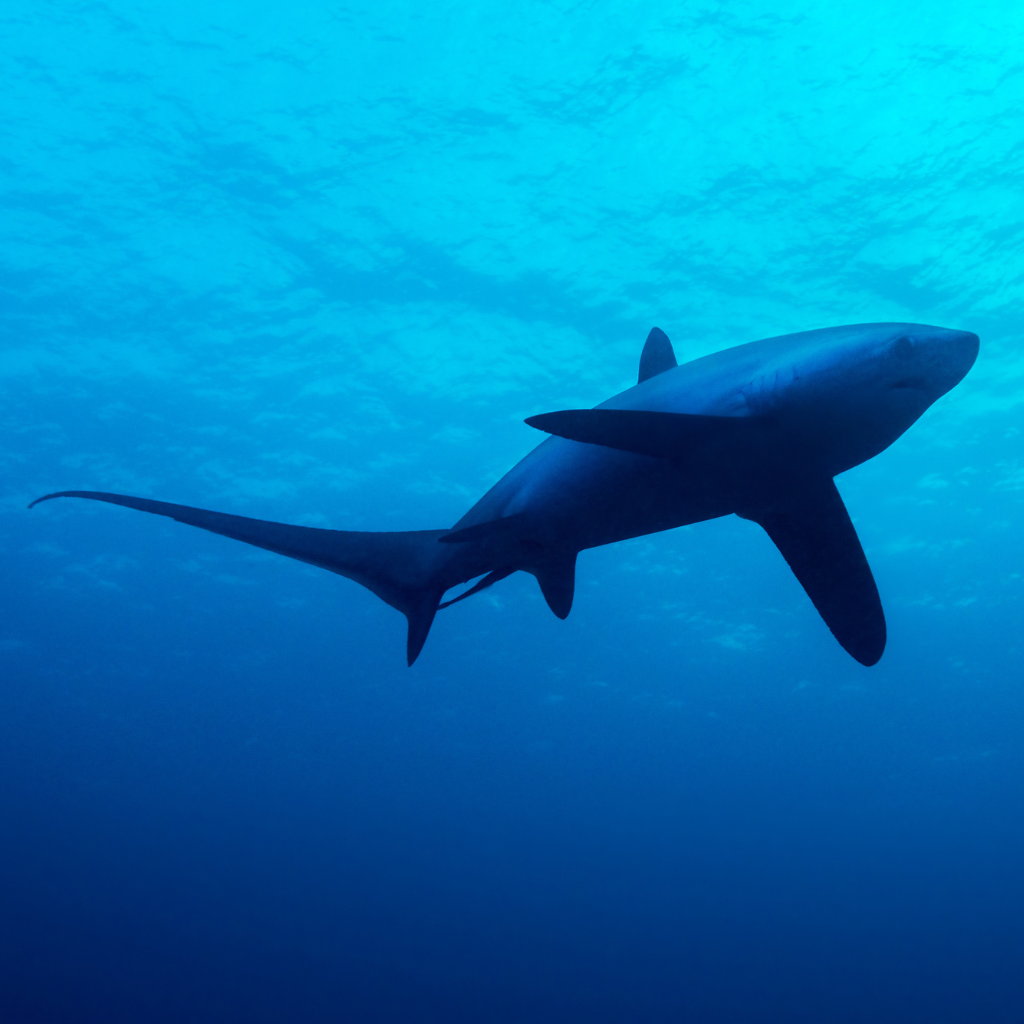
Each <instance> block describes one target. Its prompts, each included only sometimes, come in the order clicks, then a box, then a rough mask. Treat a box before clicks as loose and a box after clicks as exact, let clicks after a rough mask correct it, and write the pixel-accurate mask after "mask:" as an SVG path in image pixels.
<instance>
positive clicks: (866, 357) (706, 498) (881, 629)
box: [29, 323, 979, 666]
mask: <svg viewBox="0 0 1024 1024" xmlns="http://www.w3.org/2000/svg"><path fill="white" fill-rule="evenodd" d="M978 348H979V340H978V336H977V335H976V334H973V333H971V332H970V331H963V330H953V329H949V328H943V327H930V326H927V325H924V324H913V323H873V324H854V325H849V326H842V327H828V328H822V329H818V330H811V331H803V332H800V333H797V334H787V335H783V336H781V337H773V338H765V339H762V340H760V341H753V342H749V343H746V344H742V345H736V346H734V347H731V348H727V349H723V350H721V351H718V352H714V353H712V354H710V355H705V356H702V357H700V358H697V359H693V360H691V361H689V362H685V363H683V364H682V365H680V364H678V362H677V360H676V356H675V352H674V350H673V347H672V343H671V342H670V340H669V338H668V336H667V335H666V334H665V333H664V331H662V330H661V329H659V328H657V327H655V328H653V329H652V330H651V332H650V334H649V335H648V337H647V341H646V343H645V345H644V347H643V350H642V352H641V355H640V366H639V373H638V380H637V383H636V385H635V386H633V387H631V388H629V389H628V390H626V391H623V392H622V393H621V394H618V395H615V396H614V397H612V398H609V399H608V400H607V401H605V402H603V403H601V404H600V405H598V406H596V407H595V408H593V409H563V410H559V411H556V412H549V413H543V414H540V415H537V416H531V417H530V418H528V419H527V420H526V423H527V424H529V425H530V426H531V427H534V428H536V429H538V430H540V431H543V432H545V433H546V434H548V435H549V436H548V437H547V438H546V439H545V440H544V441H543V442H542V443H541V444H539V445H538V446H537V447H536V448H535V449H534V450H533V451H532V452H530V453H529V454H528V455H527V456H526V457H525V458H524V459H523V460H522V461H521V462H519V463H518V464H517V465H515V466H514V467H513V468H512V469H511V470H510V471H509V472H508V473H507V474H506V475H505V476H504V477H502V478H501V479H500V480H499V481H498V482H497V483H496V484H495V485H494V486H493V487H492V488H491V489H490V490H489V491H488V492H487V493H486V494H484V496H483V497H482V498H481V499H480V500H479V501H478V502H477V503H476V504H475V505H474V506H473V507H472V508H471V509H469V511H468V512H466V514H465V515H464V516H463V517H462V518H461V519H460V520H459V521H458V522H457V523H455V524H454V525H453V526H452V527H450V528H449V529H440V530H413V531H402V532H386V533H373V532H359V531H348V530H331V529H321V528H316V527H309V526H292V525H288V524H285V523H277V522H270V521H266V520H261V519H251V518H248V517H246V516H238V515H231V514H228V513H224V512H212V511H209V510H206V509H201V508H194V507H192V506H189V505H176V504H172V503H170V502H165V501H156V500H153V499H150V498H143V497H133V496H131V495H124V494H113V493H108V492H105V491H57V492H55V493H53V494H47V495H44V496H43V497H41V498H37V499H36V500H35V501H34V502H32V504H31V505H30V506H29V508H31V507H33V506H35V505H38V504H39V503H40V502H44V501H50V500H52V499H54V498H87V499H91V500H94V501H101V502H108V503H110V504H114V505H123V506H126V507H127V508H132V509H138V510H139V511H142V512H151V513H154V514H156V515H161V516H167V517H169V518H171V519H174V520H177V521H178V522H180V523H185V524H187V525H189V526H196V527H199V528H201V529H204V530H209V531H210V532H212V533H216V534H221V535H222V536H225V537H230V538H233V539H235V540H240V541H244V542H245V543H247V544H252V545H254V546H255V547H258V548H263V549H265V550H267V551H273V552H276V553H278V554H281V555H285V556H287V557H289V558H294V559H298V560H299V561H302V562H306V563H308V564H310V565H315V566H319V567H320V568H323V569H327V570H329V571H330V572H334V573H337V574H339V575H341V576H344V577H347V578H348V579H350V580H354V581H355V582H356V583H359V584H362V586H364V587H366V588H368V589H369V590H371V591H372V592H373V593H374V594H376V595H377V596H378V597H379V598H381V599H382V600H384V601H385V602H386V603H387V604H389V605H391V606H392V607H393V608H396V609H397V610H398V611H400V612H402V613H403V614H404V615H405V617H406V619H407V620H408V633H407V640H406V659H407V662H408V664H409V665H412V664H413V662H415V661H416V659H417V657H418V656H419V654H420V651H421V650H422V648H423V645H424V643H425V641H426V639H427V634H428V633H429V632H430V628H431V625H432V624H433V622H434V619H435V616H436V614H437V612H438V611H439V610H441V609H444V608H448V607H450V606H451V605H453V604H455V603H456V602H458V601H463V600H465V599H466V598H469V597H472V596H474V595H476V594H479V593H481V592H482V591H484V590H486V589H487V588H488V587H491V586H493V585H494V584H495V583H498V582H499V581H500V580H503V579H505V578H506V577H508V576H510V575H511V574H512V573H515V572H526V573H530V574H532V575H533V576H534V577H536V580H537V582H538V584H539V585H540V590H541V593H542V594H543V596H544V599H545V600H546V601H547V604H548V606H549V607H550V609H551V611H552V612H554V614H555V615H557V616H558V617H559V618H561V619H564V618H566V616H568V614H569V611H570V609H571V607H572V602H573V592H574V588H575V578H576V560H577V555H578V554H579V552H581V551H584V550H586V549H588V548H593V547H598V546H601V545H605V544H614V543H617V542H619V541H624V540H628V539H630V538H633V537H640V536H644V535H647V534H653V533H658V532H661V531H663V530H671V529H675V528H677V527H681V526H687V525H690V524H693V523H699V522H703V521H705V520H711V519H717V518H720V517H723V516H729V515H736V516H739V517H741V518H743V519H748V520H751V521H753V522H755V523H757V524H759V525H760V526H761V527H762V528H763V529H764V531H765V532H766V533H767V534H768V536H769V537H770V538H771V540H772V541H773V542H774V544H775V546H776V547H777V548H778V550H779V552H780V553H781V554H782V557H783V558H784V559H785V560H786V562H787V563H788V564H789V566H790V568H791V569H792V571H793V573H794V575H795V576H796V578H797V580H798V581H799V582H800V584H801V585H802V586H803V589H804V591H805V592H806V594H807V596H808V598H809V599H810V601H811V603H812V604H813V606H814V608H815V609H817V611H818V613H819V615H820V616H821V618H822V619H823V620H824V623H825V625H826V626H827V627H828V628H829V629H830V630H831V632H832V634H833V635H834V637H835V639H836V640H837V641H838V642H839V644H841V645H842V647H843V648H844V649H845V650H846V651H847V652H848V653H849V654H850V655H851V656H852V657H853V658H855V659H856V660H857V661H858V662H860V663H861V664H862V665H865V666H871V665H874V664H876V663H877V662H878V660H879V659H880V658H881V656H882V653H883V651H884V649H885V644H886V624H885V615H884V612H883V609H882V603H881V600H880V598H879V594H878V588H877V586H876V585H875V580H874V577H873V576H872V573H871V568H870V566H869V565H868V561H867V558H866V557H865V554H864V550H863V548H862V546H861V543H860V540H859V538H858V536H857V533H856V530H855V529H854V526H853V523H852V522H851V520H850V516H849V513H848V512H847V510H846V507H845V505H844V504H843V500H842V498H841V497H840V494H839V491H838V490H837V488H836V485H835V482H834V478H835V477H836V476H838V475H839V474H841V473H844V472H846V471H847V470H850V469H852V468H853V467H855V466H858V465H860V464H861V463H863V462H866V461H867V460H868V459H871V458H873V457H875V456H876V455H878V454H879V453H880V452H882V451H884V450H885V449H886V448H888V447H889V446H890V445H891V444H892V443H893V442H894V441H896V440H897V438H899V437H900V436H901V435H902V434H903V433H904V432H905V431H906V430H907V429H908V428H909V427H910V426H911V425H912V424H913V423H914V422H915V421H916V420H917V419H918V418H919V417H920V416H921V415H922V414H923V413H924V412H925V410H927V409H928V407H929V406H931V405H932V403H934V402H935V401H936V400H937V399H939V398H940V397H942V396H943V395H944V394H946V393H947V392H948V391H949V390H950V389H951V388H953V387H955V386H956V385H957V384H958V383H959V382H960V381H961V380H962V379H963V378H964V376H965V375H966V374H967V372H968V371H969V370H970V368H971V366H972V365H973V364H974V361H975V359H976V358H977V355H978ZM466 584H471V585H470V586H469V587H468V589H465V590H463V591H462V592H461V593H458V594H457V595H456V596H454V597H452V598H449V599H448V600H445V597H446V595H447V594H448V592H449V591H452V590H454V589H455V588H458V587H460V586H464V585H466Z"/></svg>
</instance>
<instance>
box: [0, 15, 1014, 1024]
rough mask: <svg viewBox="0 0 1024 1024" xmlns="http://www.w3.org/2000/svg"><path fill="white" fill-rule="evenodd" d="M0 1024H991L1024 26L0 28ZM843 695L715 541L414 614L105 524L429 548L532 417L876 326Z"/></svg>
mask: <svg viewBox="0 0 1024 1024" xmlns="http://www.w3.org/2000/svg"><path fill="white" fill-rule="evenodd" d="M0 24H2V26H3V32H2V42H0V59H2V61H3V82H4V89H3V91H2V94H0V111H2V125H3V128H2V135H0V138H2V140H3V142H2V146H0V175H2V178H0V181H2V204H3V205H2V211H3V212H2V224H3V230H2V232H0V237H2V247H3V253H2V270H0V288H2V303H3V312H4V317H3V320H4V329H3V340H2V342H0V345H2V347H0V383H2V395H3V402H2V405H0V422H2V431H3V432H2V439H3V440H2V446H0V454H2V458H3V475H2V481H3V486H2V490H0V545H2V550H3V587H2V588H0V607H2V614H0V880H2V881H0V1020H2V1021H3V1022H4V1024H7V1022H10V1024H43V1022H46V1024H49V1022H65V1021H69V1022H71V1021H73V1022H76V1024H77V1022H81V1024H92V1022H96V1024H100V1022H102V1024H108V1022H110V1024H120V1022H133V1024H134V1022H140V1021H146V1022H154V1024H159V1022H168V1024H170V1022H174V1024H180V1022H190V1024H192V1022H194V1024H206V1022H217V1024H221V1022H238V1024H243V1022H244V1024H264V1022H268V1024H269V1022H281V1021H288V1022H296V1024H306V1022H308V1024H320V1022H328V1021H329V1022H336V1021H341V1022H354V1024H363V1022H366V1024H370V1022H373V1024H385V1022H387V1024H391V1022H402V1024H405V1022H409V1024H420V1022H424V1024H425V1022H431V1024H433V1022H455V1021H468V1022H488V1024H491V1022H493V1024H549V1022H550V1024H562V1022H566V1024H570V1022H572V1024H577V1022H578V1024H590V1022H604V1021H609V1022H610V1021H615V1022H634V1021H635V1022H644V1024H662V1022H679V1021H685V1022H693V1024H733V1022H736V1024H769V1022H772V1024H774V1022H806V1024H818V1022H830V1024H854V1022H857V1024H860V1022H872V1024H890V1022H891V1024H897V1022H899V1024H961V1022H963V1024H967V1022H970V1024H1021V1021H1024V925H1022V921H1024V880H1022V872H1021V864H1022V857H1024V814H1022V804H1024V739H1022V737H1024V690H1022V673H1021V659H1022V639H1021V623H1022V621H1024V581H1022V573H1024V540H1022V537H1021V534H1022V530H1021V524H1022V519H1024V516H1022V513H1024V456H1022V454H1021V451H1022V449H1021V439H1022V434H1021V424H1022V418H1021V415H1022V409H1024V346H1022V342H1021V331H1022V328H1024V283H1022V282H1024V278H1022V273H1021V266H1022V255H1024V254H1022V243H1024V200H1022V193H1021V185H1020V182H1021V180H1022V174H1024V146H1022V134H1021V124H1022V121H1021V117H1022V110H1024V60H1022V57H1021V54H1022V53H1024V14H1022V12H1021V9H1020V7H1019V5H1016V4H1011V3H1006V2H1002V3H992V2H985V0H981V2H978V3H975V4H972V5H965V4H962V3H951V2H948V0H933V2H932V3H929V4H902V5H896V4H887V3H880V2H878V0H866V2H864V3H861V4H856V5H839V4H835V3H824V2H820V0H819V2H814V0H797V2H791V0H782V2H781V3H780V2H775V3H771V4H768V3H764V2H763V0H757V2H736V3H728V4H726V3H722V2H707V0H696V2H693V3H688V4H669V3H664V2H661V3H655V2H651V0H633V2H630V3H624V2H621V0H590V2H569V0H565V2H561V3H542V2H539V0H525V2H523V3H520V4H513V5H507V4H494V3H488V2H487V0H478V2H477V3H474V4H470V3H467V2H466V0H447V2H446V0H440V2H437V3H433V4H430V5H426V4H414V3H409V2H390V0H376V2H374V3H365V2H364V3H334V2H331V3H324V2H316V3H313V2H310V0H290V2H288V3H284V2H283V0H257V2H253V0H250V2H248V3H245V4H243V3H237V2H230V0H223V2H220V3H217V4H213V5H211V4H199V3H195V2H188V0H176V2H175V3H173V4H172V3H168V2H153V0H150V2H130V0H113V2H111V0H99V2H93V0H90V2H84V0H81V2H78V0H57V2H47V0H7V2H6V3H5V4H4V5H3V10H2V12H0ZM904 320H905V321H914V322H922V323H933V324H941V325H944V326H948V327H957V328H963V329H967V330H971V331H975V332H976V333H978V334H979V335H980V336H981V339H982V349H981V355H980V357H979V360H978V363H977V365H976V366H975V368H974V369H973V370H972V372H971V373H970V374H969V376H968V377H967V378H966V380H965V381H964V382H963V383H962V384H961V385H960V386H959V387H957V388H956V389H955V390H954V391H953V392H951V393H950V394H949V395H947V396H946V397H945V398H943V399H942V400H940V401H939V402H938V403H937V404H936V405H935V406H934V407H933V408H932V409H930V410H929V411H928V413H927V414H926V415H925V416H924V417H923V418H922V419H921V421H919V422H918V423H917V424H916V425H915V426H914V427H913V428H912V429H911V431H910V432H909V433H908V434H907V435H906V436H904V437H903V438H902V439H901V440H900V441H899V442H897V443H896V444H895V445H894V446H893V447H892V448H890V449H889V450H888V451H886V452H885V453H884V454H883V455H881V456H879V457H878V458H876V459H874V460H873V461H871V462H869V463H867V464H865V465H863V466H861V467H859V468H858V469H855V470H853V471H851V472H850V473H848V474H845V475H844V476H842V477H840V478H839V480H838V484H839V488H840V490H841V492H842V494H843V496H844V498H845V500H846V502H847V504H848V506H849V508H850V510H851V514H852V516H853V518H854V521H855V522H856V525H857V528H858V531H859V533H860V535H861V537H862V540H863V542H864V546H865V549H866V550H867V553H868V556H869V558H870V560H871V563H872V566H873V568H874V571H875V575H876V578H877V580H878V584H879V589H880V591H881V594H882V598H883V601H884V603H885V607H886V612H887V617H888V622H889V646H888V650H887V652H886V654H885V656H884V658H883V659H882V661H881V663H880V664H879V665H878V666H877V667H875V668H872V669H865V668H862V667H861V666H859V665H857V664H856V663H855V662H853V661H852V659H850V658H849V657H848V656H847V655H846V654H845V653H844V652H843V651H842V650H841V649H840V648H839V647H838V645H837V644H836V643H835V642H834V640H833V639H832V638H831V636H830V635H829V634H828V631H827V630H826V629H825V628H824V626H823V625H822V624H821V622H820V620H819V619H818V618H817V616H816V615H815V614H814V612H813V609H812V608H811V606H810V604H809V602H808V601H807V599H806V597H805V596H804V594H803V593H802V591H801V590H800V588H799V586H798V585H797V583H796V582H795V580H794V579H793V578H792V575H791V574H790V572H789V570H788V569H787V567H786V565H785V564H784V562H783V561H782V559H781V558H780V557H779V556H778V553H777V552H776V551H775V550H774V548H773V547H772V545H771V543H770V541H768V539H767V538H766V536H765V535H764V534H763V533H762V532H761V531H760V530H759V528H758V527H756V526H755V525H754V524H752V523H749V522H744V521H741V520H738V519H736V518H735V517H729V518H728V519H723V520H717V521H714V522H709V523H704V524H700V525H696V526H693V527H687V528H684V529H681V530H678V531H673V532H670V533H664V534H659V535H656V536H652V537H647V538H643V539H640V540H635V541H631V542H628V543H625V544H621V545H617V546H613V547H607V548H601V549H598V550H594V551H589V552H584V553H583V555H582V556H581V558H580V562H579V573H578V584H577V595H576V603H575V607H574V609H573V612H572V615H571V616H570V617H569V619H568V620H567V621H565V622H560V621H558V620H557V619H555V618H554V617H553V616H552V615H551V614H550V612H549V611H548V609H547V608H546V606H545V605H544V602H543V599H542V597H541V595H540V593H539V591H538V589H537V586H536V583H535V581H534V580H533V579H532V577H529V576H526V575H523V574H517V575H516V576H513V577H511V578H509V579H507V580H505V581H503V582H502V583H500V584H498V585H497V586H495V587H494V588H493V589H491V590H490V591H488V592H487V593H486V594H483V595H481V596H479V597H477V598H474V599H473V600H472V601H467V602H464V603H462V604H459V605H457V606H455V607H453V608H451V609H449V610H446V611H444V612H442V613H441V614H440V615H439V617H438V621H437V622H436V624H435V626H434V629H433V631H432V634H431V636H430V639H429V641H428V643H427V646H426V648H425V649H424V652H423V655H422V656H421V658H420V660H419V661H418V662H417V664H416V665H415V666H414V667H413V668H412V669H407V668H406V667H405V661H404V633H405V622H404V620H403V619H402V617H401V616H400V615H399V614H398V613H397V612H395V611H394V610H393V609H391V608H389V607H387V606H386V605H384V604H383V603H382V602H380V601H379V600H377V599H376V598H375V597H374V596H373V595H372V594H370V593H369V592H368V591H366V590H364V589H362V588H360V587H359V586H357V585H356V584H354V583H351V582H349V581H347V580H344V579H341V578H339V577H336V576H333V575H331V574H328V573H325V572H322V571H320V570H317V569H314V568H311V567H309V566H305V565H302V564H300V563H297V562H293V561H289V560H287V559H284V558H280V557H278V556H275V555H271V554H267V553H264V552H261V551H258V550H256V549H253V548H249V547H246V546H244V545H242V544H238V543H235V542H232V541H229V540H226V539H223V538H220V537H216V536H213V535H210V534H207V533H204V532H202V531H198V530H193V529H189V528H187V527H184V526H181V525H178V524H176V523H173V522H170V521H168V520H164V519H157V518H155V517H149V516H144V515H141V514H140V513H137V512H131V511H128V510H125V509H119V508H112V507H110V506H101V505H94V504H92V503H86V502H71V501H66V502H55V503H52V504H48V505H45V506H42V507H40V508H37V509H34V510H33V511H31V512H29V511H26V508H25V506H26V505H27V503H28V502H29V501H30V500H31V499H33V498H35V497H38V496H39V495H41V494H44V493H47V492H50V491H54V490H58V489H66V488H85V489H95V490H108V491H120V492H126V493H130V494H140V495H145V496H150V497H156V498H160V499H163V500H167V501H174V502H181V503H186V504H191V505H197V506H201V507H205V508H214V509H219V510H223V511H227V512H235V513H238V514H242V515H248V516H254V517H258V518H264V519H271V520H278V521H283V522H291V523H298V524H304V525H310V526H329V527H334V528H340V529H349V530H406V529H427V528H443V527H447V526H449V525H451V524H452V523H454V522H455V521H456V520H457V519H458V518H459V517H460V516H461V515H462V514H463V512H464V511H465V510H466V509H467V508H468V507H469V506H470V505H471V504H472V503H473V502H474V501H475V500H476V499H477V497H478V496H479V495H481V494H482V493H483V492H484V491H485V490H486V489H487V488H488V487H489V486H490V485H491V484H492V483H493V482H495V481H496V480H497V479H498V478H499V477H500V476H501V475H502V474H503V473H504V472H505V471H506V470H507V469H508V468H510V467H511V466H512V465H513V464H514V463H515V462H516V461H517V460H518V459H520V458H521V457H522V456H523V455H525V454H526V453H527V452H528V451H529V450H530V449H531V448H532V447H533V446H534V445H535V444H536V443H537V441H538V439H539V438H538V435H537V434H536V432H535V431H532V430H530V429H529V428H528V427H526V426H524V425H523V423H522V420H523V418H524V417H525V416H529V415H532V414H535V413H540V412H546V411H550V410H553V409H560V408H572V407H586V406H590V405H594V404H595V403H597V402H600V401H602V400H604V399H605V398H607V397H608V396H609V395H611V394H612V393H614V392H616V391H619V390H621V389H622V388H624V387H627V386H629V385H630V384H632V383H633V382H634V381H635V379H636V364H637V359H638V356H639V352H640V348H641V345H642V343H643V340H644V338H645V336H646V334H647V331H648V330H649V329H650V328H651V327H652V326H653V325H655V324H656V325H658V326H660V327H661V328H663V329H664V330H665V331H666V332H667V333H668V334H669V336H670V337H671V338H672V340H673V343H674V344H675V347H676V352H677V354H678V355H679V357H680V359H681V360H684V359H690V358H693V357H696V356H699V355H703V354H705V353H708V352H712V351H716V350H718V349H721V348H725V347H728V346H730V345H735V344H739V343H742V342H746V341H751V340H754V339H756V338H761V337H767V336H770V335H777V334H784V333H789V332H793V331H799V330H806V329H810V328H815V327H822V326H831V325H836V324H843V323H857V322H864V321H904Z"/></svg>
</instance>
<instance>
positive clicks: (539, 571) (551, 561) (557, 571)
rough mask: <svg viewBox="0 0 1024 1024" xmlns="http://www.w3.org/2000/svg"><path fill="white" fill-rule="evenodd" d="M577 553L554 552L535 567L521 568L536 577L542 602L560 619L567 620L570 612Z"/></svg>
mask: <svg viewBox="0 0 1024 1024" xmlns="http://www.w3.org/2000/svg"><path fill="white" fill-rule="evenodd" d="M577 553H578V552H576V551H568V550H561V551H555V552H551V553H550V555H549V557H548V558H546V559H544V561H542V562H540V563H539V564H537V565H531V566H523V568H524V569H526V571H527V572H529V573H532V574H533V575H534V576H536V577H537V582H538V583H539V584H540V592H541V593H542V594H543V595H544V600H545V601H547V603H548V607H549V608H550V609H551V610H552V611H553V612H554V613H555V614H556V615H557V616H558V617H559V618H560V619H564V618H567V617H568V615H569V612H570V611H571V610H572V598H573V593H574V592H575V590H576V555H577Z"/></svg>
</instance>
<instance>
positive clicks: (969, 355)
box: [940, 331, 981, 391]
mask: <svg viewBox="0 0 1024 1024" xmlns="http://www.w3.org/2000/svg"><path fill="white" fill-rule="evenodd" d="M980 345H981V342H980V340H979V338H978V336H977V335H976V334H973V333H972V332H971V331H947V332H946V337H945V338H943V339H941V341H940V348H941V349H942V359H941V362H942V368H943V370H944V371H945V376H946V380H945V381H943V384H944V385H945V388H944V390H947V391H948V390H949V388H951V387H953V386H954V385H956V384H959V383H960V381H962V380H963V379H964V377H966V376H967V371H968V370H970V368H971V367H972V366H973V365H974V361H975V360H976V359H977V358H978V349H979V348H980Z"/></svg>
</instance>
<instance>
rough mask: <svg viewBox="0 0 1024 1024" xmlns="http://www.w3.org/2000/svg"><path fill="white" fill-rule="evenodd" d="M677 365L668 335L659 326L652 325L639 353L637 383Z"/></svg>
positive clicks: (641, 382)
mask: <svg viewBox="0 0 1024 1024" xmlns="http://www.w3.org/2000/svg"><path fill="white" fill-rule="evenodd" d="M678 365H679V363H678V362H676V354H675V352H674V351H673V350H672V342H671V341H669V340H668V335H667V334H666V333H665V332H664V331H663V330H662V329H661V328H660V327H652V328H651V333H650V334H648V335H647V341H646V342H645V343H644V349H643V351H642V352H641V353H640V374H639V378H638V380H637V384H643V382H644V381H645V380H648V379H649V378H651V377H657V376H658V374H659V373H664V372H665V371H666V370H671V369H673V368H674V367H676V366H678Z"/></svg>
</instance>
